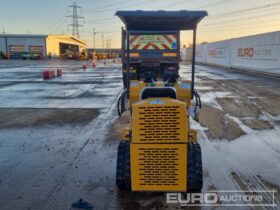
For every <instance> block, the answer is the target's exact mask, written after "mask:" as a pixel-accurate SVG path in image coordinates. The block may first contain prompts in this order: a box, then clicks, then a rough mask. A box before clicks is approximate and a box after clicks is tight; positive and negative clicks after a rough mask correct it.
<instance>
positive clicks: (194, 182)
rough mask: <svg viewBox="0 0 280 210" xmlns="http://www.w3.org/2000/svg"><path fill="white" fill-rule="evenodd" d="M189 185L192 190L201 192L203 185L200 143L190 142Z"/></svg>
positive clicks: (188, 187) (189, 189)
mask: <svg viewBox="0 0 280 210" xmlns="http://www.w3.org/2000/svg"><path fill="white" fill-rule="evenodd" d="M187 185H188V186H187V189H188V191H190V192H200V191H201V189H202V186H203V174H202V157H201V148H200V145H199V144H198V143H192V142H190V143H188V177H187Z"/></svg>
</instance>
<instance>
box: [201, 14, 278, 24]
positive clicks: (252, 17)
mask: <svg viewBox="0 0 280 210" xmlns="http://www.w3.org/2000/svg"><path fill="white" fill-rule="evenodd" d="M274 15H279V12H276V13H269V14H262V15H254V16H249V17H246V18H238V19H233V20H227V21H220V22H215V23H209V24H207V25H202V26H201V27H207V28H208V27H212V26H216V25H224V24H229V23H234V22H241V21H242V23H243V24H244V21H247V20H252V19H253V20H255V19H257V18H263V17H269V16H274ZM242 23H241V24H242Z"/></svg>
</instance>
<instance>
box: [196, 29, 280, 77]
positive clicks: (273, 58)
mask: <svg viewBox="0 0 280 210" xmlns="http://www.w3.org/2000/svg"><path fill="white" fill-rule="evenodd" d="M196 61H197V62H198V63H203V64H213V65H221V66H224V67H229V68H238V69H248V70H254V71H261V72H266V73H274V74H279V75H280V31H277V32H271V33H266V34H259V35H254V36H248V37H241V38H236V39H230V40H225V41H219V42H213V43H208V44H203V45H198V46H197V52H196Z"/></svg>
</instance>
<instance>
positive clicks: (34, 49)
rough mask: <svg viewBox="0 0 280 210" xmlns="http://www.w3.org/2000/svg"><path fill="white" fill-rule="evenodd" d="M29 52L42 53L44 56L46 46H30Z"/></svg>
mask: <svg viewBox="0 0 280 210" xmlns="http://www.w3.org/2000/svg"><path fill="white" fill-rule="evenodd" d="M29 52H31V53H34V54H37V55H40V56H41V57H44V52H45V50H44V46H32V45H31V46H29Z"/></svg>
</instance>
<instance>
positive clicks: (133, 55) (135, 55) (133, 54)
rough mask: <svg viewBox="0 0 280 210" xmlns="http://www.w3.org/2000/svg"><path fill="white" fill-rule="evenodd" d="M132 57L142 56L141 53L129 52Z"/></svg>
mask: <svg viewBox="0 0 280 210" xmlns="http://www.w3.org/2000/svg"><path fill="white" fill-rule="evenodd" d="M129 56H130V57H140V53H129Z"/></svg>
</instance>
